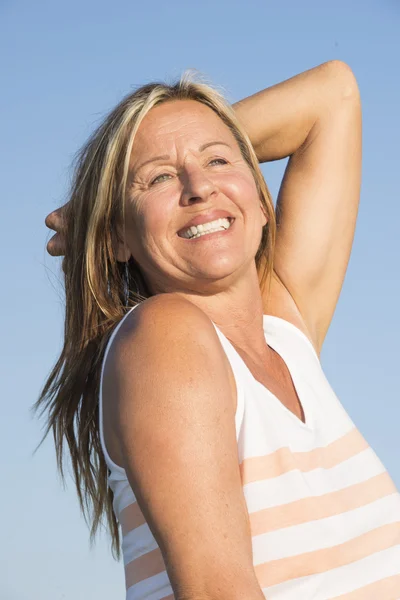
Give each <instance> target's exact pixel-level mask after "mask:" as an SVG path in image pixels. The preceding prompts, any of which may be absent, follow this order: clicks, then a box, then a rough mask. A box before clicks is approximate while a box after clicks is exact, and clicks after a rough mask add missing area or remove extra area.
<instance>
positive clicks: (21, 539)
mask: <svg viewBox="0 0 400 600" xmlns="http://www.w3.org/2000/svg"><path fill="white" fill-rule="evenodd" d="M399 30H400V6H399V4H398V2H397V1H396V0H375V1H371V0H363V1H361V0H354V1H353V2H348V1H343V0H335V2H321V1H308V0H303V1H302V2H298V1H297V0H289V1H287V2H277V1H276V2H269V1H267V0H262V1H261V0H248V1H247V2H246V3H245V2H244V1H243V0H242V1H238V0H231V1H230V2H227V1H226V0H221V1H219V2H210V1H209V0H202V2H194V1H192V2H190V1H186V2H184V1H176V0H170V1H169V2H164V1H160V0H153V2H126V1H118V0H117V1H115V2H113V3H111V2H105V1H104V0H96V2H94V0H86V1H85V2H78V1H77V0H69V1H68V2H63V3H60V2H49V1H47V2H44V1H40V0H39V1H38V2H27V1H26V0H25V1H24V0H22V1H20V2H18V1H13V0H0V57H1V58H0V61H1V93H0V114H1V133H2V135H1V145H0V155H1V167H2V168H1V172H2V174H1V184H2V206H3V209H2V219H1V221H0V233H1V237H0V239H1V253H0V267H1V273H2V294H1V296H0V303H1V316H2V323H1V331H2V336H1V346H0V352H1V362H0V365H1V367H0V369H1V377H0V386H1V396H0V397H1V405H0V417H1V419H0V430H1V435H0V444H1V447H0V450H1V453H0V457H1V458H0V460H1V474H2V482H3V489H2V494H1V495H0V514H1V516H2V525H1V531H2V539H3V544H2V548H1V549H0V565H1V570H2V573H1V577H0V597H1V598H4V600H87V599H88V598H96V600H109V599H110V598H113V599H118V598H123V597H124V581H123V568H122V564H121V563H117V562H115V561H114V560H113V559H112V557H111V554H110V553H109V548H108V542H107V540H106V538H105V537H102V538H100V540H99V542H98V544H97V545H96V547H95V549H93V550H90V549H89V545H88V530H87V528H86V525H85V523H84V521H83V519H82V517H81V516H80V513H79V509H78V502H77V499H76V497H75V492H74V489H73V485H72V482H71V480H70V479H69V483H68V487H67V490H66V491H64V490H63V488H62V487H61V485H60V481H59V478H58V476H57V473H56V466H55V456H54V449H53V445H52V439H51V438H49V439H48V440H47V441H46V442H45V444H43V446H42V447H41V449H40V450H39V451H38V452H37V453H36V454H35V456H33V450H34V448H35V446H36V444H37V443H38V441H39V439H40V435H41V429H40V423H39V422H38V421H37V420H36V419H33V418H32V417H31V415H30V413H29V407H30V406H31V405H32V403H33V402H34V401H35V400H36V399H37V396H38V393H39V391H40V388H41V386H42V384H43V382H44V380H45V378H46V375H47V374H48V372H49V370H50V368H51V367H52V365H53V363H54V361H55V360H56V358H57V355H58V352H59V350H60V348H61V341H62V329H63V295H62V287H61V284H60V262H59V260H58V259H52V258H50V257H48V256H46V252H45V245H46V242H47V240H48V237H49V236H48V232H47V229H46V227H45V225H44V222H43V220H44V217H45V215H46V214H47V213H48V212H49V211H50V210H52V209H53V208H55V207H57V206H59V205H60V204H62V203H63V202H64V200H65V197H66V193H67V189H68V181H69V177H70V169H69V165H70V163H71V160H72V158H73V155H74V153H75V152H76V150H77V149H78V147H79V146H80V145H81V144H82V143H83V142H84V140H85V139H86V138H87V136H88V134H89V133H90V132H91V131H92V129H93V128H94V126H95V125H96V124H98V122H99V120H100V119H101V118H102V116H104V115H105V114H106V112H107V111H108V110H109V109H111V108H112V107H113V106H114V104H116V103H117V102H118V101H119V99H120V98H121V97H122V96H123V95H124V94H126V93H128V92H129V91H130V90H132V89H133V87H135V86H137V85H139V84H142V83H145V82H148V81H151V80H153V79H164V78H167V79H173V78H175V77H177V76H178V75H179V74H180V73H181V72H182V71H183V70H185V69H187V68H196V69H198V70H199V71H201V72H202V73H204V74H205V75H206V76H207V77H208V78H209V79H210V80H211V81H212V82H214V83H215V84H217V85H219V86H222V87H223V88H224V90H225V93H226V95H227V97H228V99H229V100H230V101H232V102H234V101H236V100H239V99H240V98H242V97H244V96H247V95H250V94H252V93H254V92H256V91H258V90H260V89H262V88H265V87H268V86H270V85H273V84H275V83H278V82H279V81H282V80H284V79H287V78H288V77H291V76H293V75H295V74H297V73H300V72H301V71H305V70H306V69H310V68H312V67H314V66H316V65H318V64H320V63H322V62H325V61H327V60H331V59H334V58H336V59H341V60H343V61H345V62H347V63H348V64H349V65H350V66H351V68H352V69H353V72H354V73H355V75H356V77H357V80H358V84H359V87H360V90H361V97H362V102H363V123H364V137H363V180H362V193H361V204H360V211H359V219H358V224H357V229H356V235H355V241H354V246H353V252H352V256H351V260H350V264H349V268H348V272H347V276H346V279H345V283H344V286H343V290H342V294H341V297H340V300H339V303H338V306H337V309H336V313H335V316H334V318H333V321H332V325H331V328H330V330H329V333H328V336H327V338H326V341H325V345H324V348H323V352H322V364H323V367H324V370H325V372H326V374H327V377H328V379H329V381H330V382H331V385H332V387H333V389H334V390H335V392H336V393H337V395H338V396H339V398H340V400H341V402H342V403H343V405H344V406H345V408H346V410H347V411H348V413H349V414H350V416H351V417H352V419H353V420H354V421H355V423H356V425H357V426H358V427H359V429H360V430H361V432H362V433H363V435H364V436H365V437H366V439H367V440H368V442H369V443H370V444H371V446H372V447H373V448H374V449H375V451H376V452H377V454H378V456H379V457H380V458H381V460H382V461H383V463H384V464H385V466H386V467H387V469H388V470H389V472H390V474H391V475H392V477H393V479H394V481H395V483H396V484H397V486H398V487H399V488H400V461H399V451H400V437H399V433H398V432H399V421H400V403H399V400H400V393H399V386H398V373H399V358H400V352H399V346H398V338H399V335H400V310H399V306H400V277H399V267H398V263H399V258H400V252H399V250H400V241H399V240H400V237H399V234H398V228H399V220H400V208H399V200H400V198H399V183H398V174H399V156H398V155H399V151H398V137H399V133H400V117H399V107H400V77H399V68H398V64H399V59H400V36H399ZM285 165H286V160H285V161H279V162H276V163H270V164H267V165H264V166H263V172H264V175H265V177H266V180H267V183H268V185H269V187H270V190H271V192H272V194H273V197H274V199H276V196H277V193H278V189H279V185H280V181H281V178H282V175H283V172H284V168H285Z"/></svg>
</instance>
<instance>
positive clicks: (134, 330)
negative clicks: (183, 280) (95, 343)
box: [103, 294, 237, 465]
mask: <svg viewBox="0 0 400 600" xmlns="http://www.w3.org/2000/svg"><path fill="white" fill-rule="evenodd" d="M211 381H212V382H213V383H210V382H211ZM211 385H215V389H219V391H220V393H221V398H223V399H224V402H225V401H226V402H230V407H228V408H229V410H231V411H232V416H233V418H234V415H235V412H236V405H237V399H236V384H235V380H234V376H233V372H232V369H231V366H230V363H229V360H228V359H227V357H226V354H225V352H224V350H223V348H222V346H221V343H220V341H219V338H218V335H217V333H216V331H215V328H214V325H213V323H212V321H211V320H210V318H209V317H208V316H207V315H206V314H205V313H204V312H203V311H202V310H201V309H200V308H198V307H197V306H196V305H194V304H193V303H192V302H190V301H188V300H186V299H185V298H182V297H181V296H178V295H176V294H160V295H157V296H153V297H151V298H148V299H147V300H145V301H143V302H142V303H141V304H140V305H139V306H137V307H136V308H135V309H134V310H133V311H132V312H131V313H130V314H129V315H128V317H127V318H126V319H125V320H124V322H123V324H122V325H121V327H120V329H119V330H118V333H117V335H116V337H115V339H114V341H113V344H112V346H111V348H110V351H109V353H108V356H107V361H106V364H105V368H104V377H103V411H104V432H105V438H106V445H107V448H108V450H109V454H110V456H111V457H112V458H113V460H114V462H116V463H117V464H119V465H122V462H123V460H124V458H123V455H122V454H123V453H122V450H121V444H120V437H121V436H120V424H121V418H123V417H122V415H127V414H131V413H132V411H140V410H142V409H143V406H142V404H143V403H144V402H146V405H147V407H148V406H149V403H150V399H151V401H152V402H154V406H153V409H154V411H162V410H166V406H167V403H168V401H170V402H171V401H172V399H174V402H176V405H175V407H174V409H172V407H171V406H169V409H168V410H169V414H171V415H172V414H173V410H179V396H180V395H181V398H185V397H186V395H187V394H188V395H189V396H190V402H192V403H193V406H192V409H193V410H194V411H195V410H198V407H197V406H196V402H200V400H199V399H200V398H202V397H205V396H207V395H208V396H209V395H210V393H211V389H210V388H211ZM191 390H192V391H193V390H196V394H194V393H193V394H190V391H191ZM168 398H169V400H168ZM185 402H187V400H185ZM220 406H221V407H222V405H220Z"/></svg>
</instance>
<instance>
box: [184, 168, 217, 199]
mask: <svg viewBox="0 0 400 600" xmlns="http://www.w3.org/2000/svg"><path fill="white" fill-rule="evenodd" d="M181 179H182V184H183V189H182V202H183V204H193V203H194V202H199V201H200V202H201V201H204V200H208V199H209V197H210V196H212V195H213V194H216V193H217V191H218V188H217V186H216V184H215V183H214V181H213V180H212V178H210V177H209V176H208V174H207V173H205V172H204V171H203V169H202V168H201V167H200V166H197V165H196V166H191V167H190V168H187V169H185V170H184V172H183V173H182V175H181Z"/></svg>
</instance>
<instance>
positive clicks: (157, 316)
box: [107, 293, 221, 365]
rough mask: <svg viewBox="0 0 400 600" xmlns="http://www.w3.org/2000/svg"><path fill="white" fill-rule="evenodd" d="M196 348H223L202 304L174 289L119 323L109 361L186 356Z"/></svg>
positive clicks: (146, 301) (147, 300) (147, 302)
mask: <svg viewBox="0 0 400 600" xmlns="http://www.w3.org/2000/svg"><path fill="white" fill-rule="evenodd" d="M188 345H189V346H190V348H191V349H193V351H194V352H196V349H197V351H199V352H200V350H202V349H204V348H205V349H206V350H207V352H211V353H215V354H216V355H217V354H218V353H220V352H221V346H220V343H219V339H218V334H217V333H216V331H215V328H214V325H213V323H212V321H211V319H210V318H209V317H208V316H207V315H206V314H205V312H204V311H203V310H201V308H199V307H198V306H196V305H195V304H193V303H192V302H190V301H189V300H187V299H186V298H184V297H182V296H180V295H179V294H174V293H165V294H158V295H155V296H152V297H150V298H148V299H146V300H144V301H143V302H141V303H140V304H139V305H138V306H137V307H136V308H135V309H134V310H132V311H131V312H130V313H129V314H128V315H127V317H126V318H125V319H124V322H123V323H122V324H121V326H120V327H119V329H118V331H117V333H116V335H115V337H114V339H113V342H112V347H111V348H110V349H109V357H108V359H107V362H108V363H114V364H115V362H116V361H117V362H118V363H119V364H120V365H123V364H126V363H127V362H128V363H129V364H131V361H132V360H133V359H135V361H136V364H137V361H138V360H143V361H148V360H149V359H151V360H153V361H157V360H158V359H160V358H161V356H162V358H163V360H165V357H167V359H168V357H170V359H171V360H172V356H173V357H174V359H176V358H177V357H181V358H182V359H184V358H185V353H186V354H187V346H188Z"/></svg>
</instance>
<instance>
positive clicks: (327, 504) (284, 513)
mask: <svg viewBox="0 0 400 600" xmlns="http://www.w3.org/2000/svg"><path fill="white" fill-rule="evenodd" d="M394 493H397V489H396V487H395V485H394V483H393V481H392V479H391V478H390V476H389V474H388V473H381V474H380V475H375V476H374V477H371V478H370V479H368V480H367V481H363V482H361V483H356V484H354V485H350V486H348V487H346V488H344V489H342V490H338V491H335V492H330V493H328V494H323V495H322V496H311V497H308V498H302V499H301V500H296V501H295V502H290V503H288V504H283V505H279V506H273V507H271V508H265V509H263V510H259V511H257V512H254V513H251V514H250V515H249V517H250V527H251V533H252V535H260V534H262V533H268V532H269V531H276V530H277V529H282V528H283V527H292V526H293V525H299V524H301V523H307V522H310V521H316V520H318V519H324V518H326V517H332V516H334V515H338V514H341V513H344V512H347V511H349V510H354V509H356V508H360V507H361V506H365V505H366V504H370V503H371V502H374V501H375V500H378V499H379V498H384V497H385V496H389V495H390V494H394Z"/></svg>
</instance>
